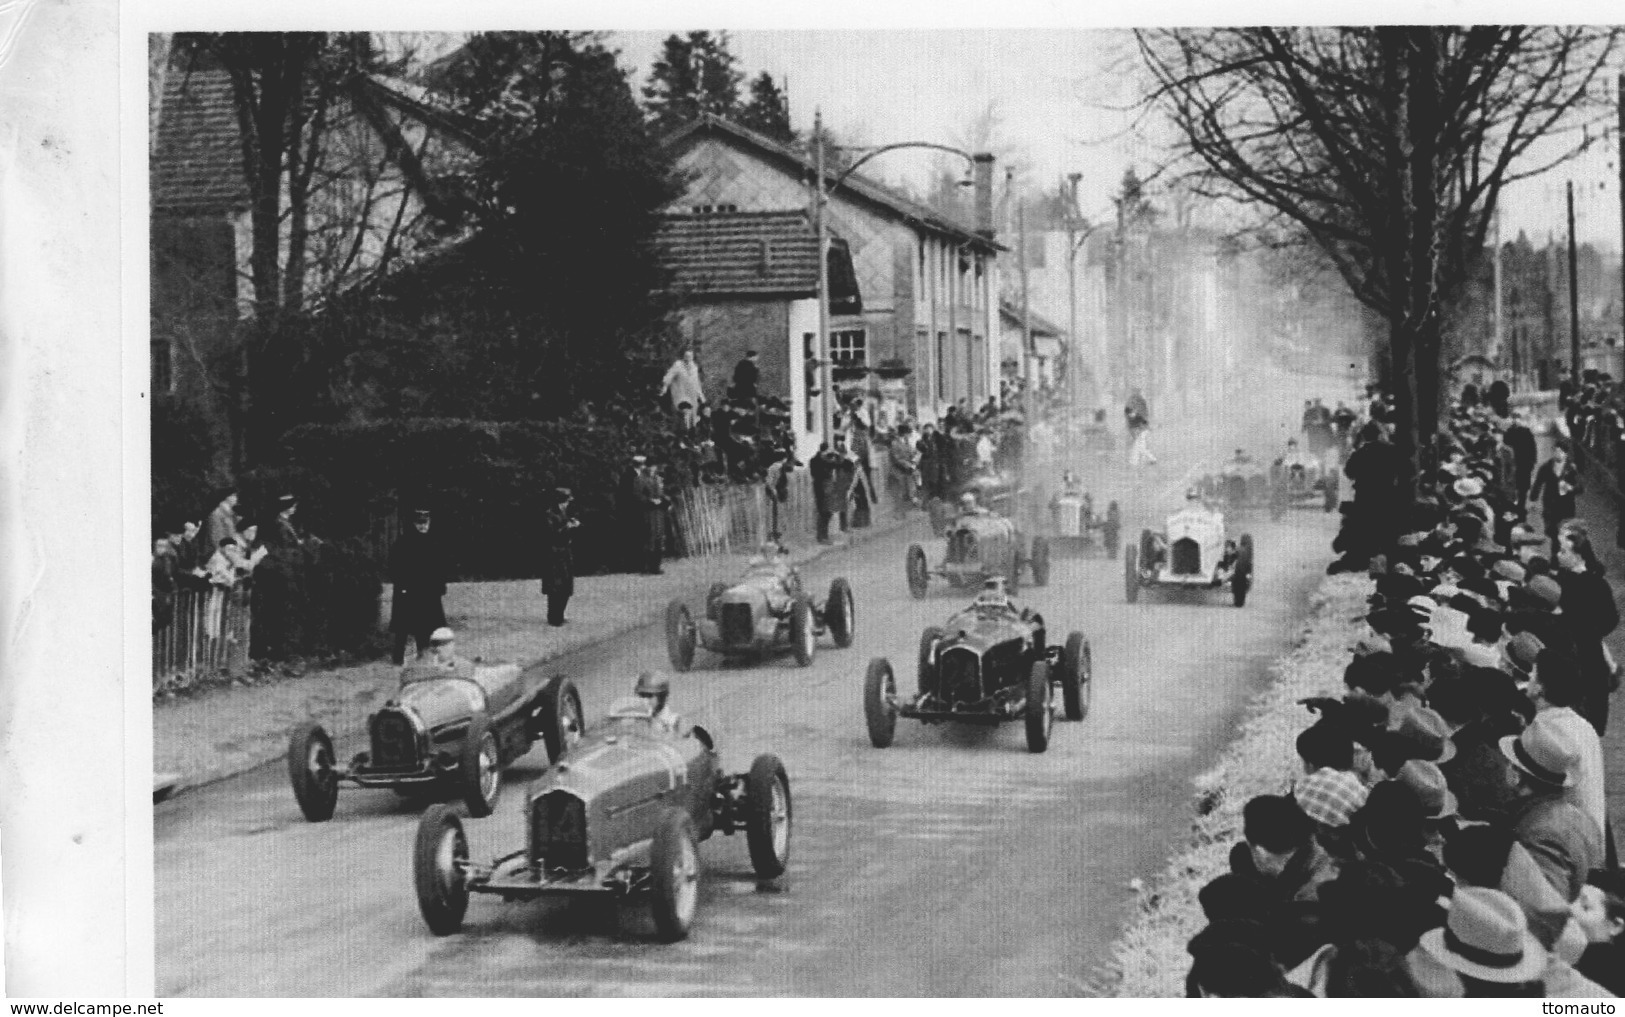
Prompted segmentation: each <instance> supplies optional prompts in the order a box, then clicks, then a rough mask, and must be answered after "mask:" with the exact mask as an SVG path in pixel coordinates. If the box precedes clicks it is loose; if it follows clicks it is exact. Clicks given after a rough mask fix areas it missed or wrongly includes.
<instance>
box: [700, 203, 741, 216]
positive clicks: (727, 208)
mask: <svg viewBox="0 0 1625 1017" xmlns="http://www.w3.org/2000/svg"><path fill="white" fill-rule="evenodd" d="M693 208H694V212H695V214H697V215H713V214H716V213H718V212H737V211H739V206H738V205H695V206H693Z"/></svg>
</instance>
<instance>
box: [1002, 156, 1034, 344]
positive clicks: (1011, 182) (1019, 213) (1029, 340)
mask: <svg viewBox="0 0 1625 1017" xmlns="http://www.w3.org/2000/svg"><path fill="white" fill-rule="evenodd" d="M1015 178H1016V174H1015V171H1014V170H1008V171H1006V172H1005V177H1004V182H1005V186H1006V187H1007V188H1009V187H1014V186H1015ZM1016 233H1017V240H1018V242H1019V243H1020V244H1021V261H1020V262H1019V263H1018V264H1020V266H1021V364H1022V366H1023V367H1026V365H1027V358H1028V357H1029V356H1030V355H1031V353H1032V349H1033V326H1032V321H1031V320H1030V319H1029V318H1028V311H1029V303H1028V289H1027V196H1026V195H1024V194H1023V195H1018V196H1017V197H1016ZM1023 373H1024V374H1025V372H1023Z"/></svg>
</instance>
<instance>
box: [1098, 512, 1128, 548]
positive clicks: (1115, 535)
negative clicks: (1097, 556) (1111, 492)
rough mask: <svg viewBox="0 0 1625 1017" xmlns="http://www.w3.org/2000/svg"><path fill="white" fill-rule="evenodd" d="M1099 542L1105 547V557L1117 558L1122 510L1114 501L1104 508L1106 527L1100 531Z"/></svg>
mask: <svg viewBox="0 0 1625 1017" xmlns="http://www.w3.org/2000/svg"><path fill="white" fill-rule="evenodd" d="M1101 541H1102V542H1103V543H1104V544H1105V545H1106V557H1108V558H1115V557H1117V549H1118V547H1119V546H1120V545H1121V544H1122V542H1123V510H1122V509H1120V508H1118V507H1117V503H1116V502H1115V501H1114V502H1112V503H1111V504H1110V505H1108V506H1106V525H1105V526H1104V527H1102V529H1101Z"/></svg>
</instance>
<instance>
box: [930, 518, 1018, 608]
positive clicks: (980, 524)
mask: <svg viewBox="0 0 1625 1017" xmlns="http://www.w3.org/2000/svg"><path fill="white" fill-rule="evenodd" d="M947 538H948V539H947V548H946V551H945V552H944V555H943V561H942V565H941V566H939V567H938V568H936V569H935V570H933V569H932V568H931V564H930V562H929V560H928V559H927V558H926V555H925V548H924V547H922V546H921V545H919V544H910V545H909V547H908V551H907V553H906V554H905V556H904V559H903V568H904V573H905V575H906V576H907V577H908V592H909V593H911V594H913V595H914V598H915V599H916V600H920V599H924V597H925V595H926V593H928V592H929V591H930V586H931V577H932V576H933V575H937V576H941V577H942V578H944V579H946V580H948V584H949V585H950V586H952V587H954V588H955V589H958V588H960V587H963V586H979V585H981V584H982V583H984V582H986V581H987V580H988V579H991V578H993V577H995V576H1000V577H1003V579H1004V580H1005V582H1006V583H1007V584H1009V588H1010V589H1011V591H1014V590H1016V589H1017V588H1018V587H1019V585H1020V578H1021V570H1022V569H1023V568H1031V569H1032V574H1033V584H1034V585H1036V586H1047V585H1049V568H1050V549H1049V539H1048V538H1047V537H1043V536H1038V537H1033V538H1032V540H1031V543H1029V542H1028V539H1027V536H1026V535H1025V534H1024V533H1022V531H1021V528H1020V527H1019V526H1018V525H1016V522H1015V521H1014V520H1013V519H1009V518H1007V517H1005V516H1002V515H998V514H996V513H993V512H988V511H986V510H985V509H980V508H972V509H968V510H964V511H961V512H960V514H959V516H958V517H957V518H956V519H955V520H954V521H953V523H952V524H951V525H950V526H949V527H948V531H947Z"/></svg>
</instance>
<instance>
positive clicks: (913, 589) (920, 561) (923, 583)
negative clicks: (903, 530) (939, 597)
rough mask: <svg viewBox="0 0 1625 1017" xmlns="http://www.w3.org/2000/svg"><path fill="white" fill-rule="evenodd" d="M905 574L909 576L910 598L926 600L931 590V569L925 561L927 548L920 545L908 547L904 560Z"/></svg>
mask: <svg viewBox="0 0 1625 1017" xmlns="http://www.w3.org/2000/svg"><path fill="white" fill-rule="evenodd" d="M903 572H904V574H905V575H907V576H908V592H909V594H910V596H912V597H913V598H914V599H915V600H924V599H925V594H926V592H927V591H928V590H929V589H930V588H931V567H930V566H929V565H928V564H926V561H925V548H923V547H921V546H920V545H918V544H910V545H908V553H907V554H906V555H905V556H904V558H903Z"/></svg>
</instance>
